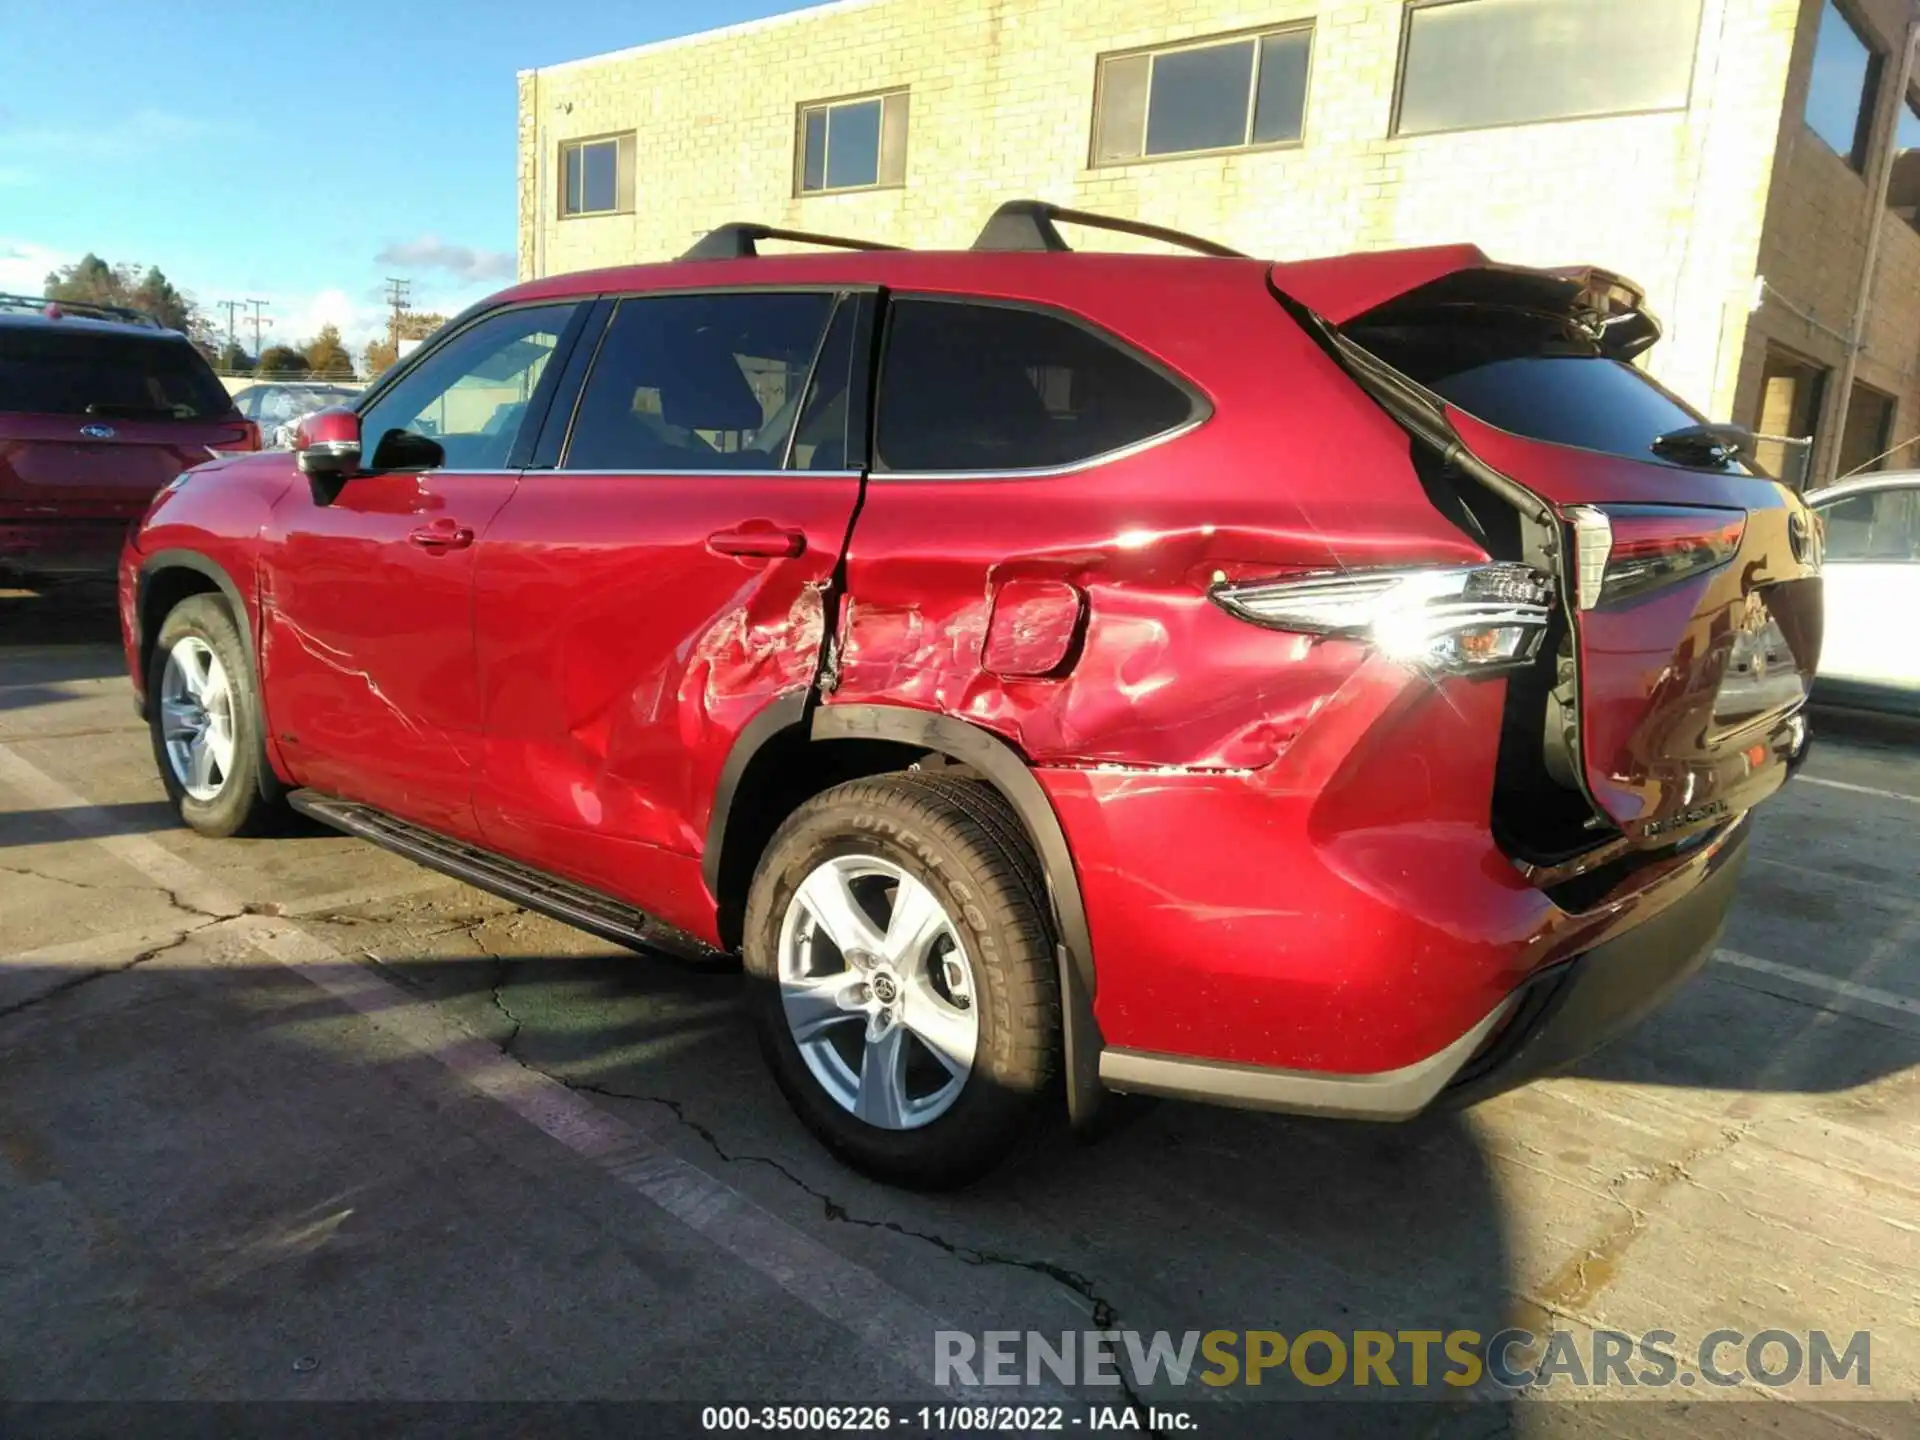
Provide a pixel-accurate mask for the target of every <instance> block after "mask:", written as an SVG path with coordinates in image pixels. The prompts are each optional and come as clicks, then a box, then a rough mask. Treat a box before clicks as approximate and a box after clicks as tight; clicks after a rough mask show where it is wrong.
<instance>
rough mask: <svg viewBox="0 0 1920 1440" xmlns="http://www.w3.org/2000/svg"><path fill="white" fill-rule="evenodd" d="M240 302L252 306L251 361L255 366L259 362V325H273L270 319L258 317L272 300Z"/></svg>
mask: <svg viewBox="0 0 1920 1440" xmlns="http://www.w3.org/2000/svg"><path fill="white" fill-rule="evenodd" d="M240 303H241V304H242V305H251V306H253V363H254V365H255V367H256V368H257V367H258V366H259V364H260V327H261V326H263V325H264V326H267V327H269V328H271V327H272V325H273V322H272V321H271V320H262V319H261V318H260V312H261V311H262V310H264V309H266V308H267V306H268V305H270V304H272V303H273V302H272V301H269V300H242V301H241V302H240Z"/></svg>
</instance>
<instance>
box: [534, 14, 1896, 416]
mask: <svg viewBox="0 0 1920 1440" xmlns="http://www.w3.org/2000/svg"><path fill="white" fill-rule="evenodd" d="M1896 3H1901V0H1896ZM1799 9H1800V4H1799V0H1704V3H1703V6H1702V19H1701V25H1700V31H1699V37H1698V42H1697V46H1696V55H1695V66H1694V83H1693V89H1692V95H1691V99H1690V102H1689V105H1688V108H1686V109H1685V110H1682V111H1674V112H1668V113H1662V114H1654V115H1641V116H1633V117H1616V118H1606V119H1595V120H1577V121H1564V122H1560V123H1555V124H1546V125H1528V126H1513V127H1506V128H1500V129H1489V130H1481V131H1474V132H1467V133H1460V134H1450V135H1432V136H1422V137H1413V138H1393V137H1391V136H1390V134H1389V130H1390V128H1391V116H1392V108H1393V102H1394V86H1395V70H1396V66H1397V62H1398V54H1399V46H1400V36H1401V28H1402V23H1403V17H1404V6H1403V5H1402V4H1401V3H1400V0H1208V3H1201V0H1103V3H1102V4H1100V5H1097V6H1096V5H1089V4H1086V3H1084V0H852V3H842V4H837V5H830V6H824V7H820V8H818V9H814V10H811V11H805V12H800V13H799V14H795V15H790V16H786V17H781V18H778V19H776V20H774V21H770V22H759V23H757V24H754V25H750V26H743V27H736V28H734V29H733V30H729V31H719V32H712V33H710V34H708V35H705V36H696V37H690V38H688V39H686V40H682V41H671V42H666V43H664V44H660V45H655V46H649V47H645V48H643V49H640V50H636V51H631V52H625V53H620V54H615V55H611V56H605V57H600V58H597V59H594V60H590V61H584V62H578V63H575V64H571V65H566V66H559V67H552V68H549V69H545V70H541V71H538V72H532V73H529V74H526V75H523V76H522V77H521V80H520V113H521V120H520V139H521V152H520V216H521V227H520V255H519V260H520V269H521V272H522V274H524V275H533V274H549V273H554V272H559V271H566V270H576V269H582V268H588V267H592V266H598V265H608V264H621V263H632V262H636V261H649V260H658V259H665V258H668V257H670V256H672V255H674V254H677V253H678V252H680V251H681V250H683V249H685V248H686V246H687V245H688V244H689V243H690V242H691V241H692V240H693V239H694V238H695V237H696V236H697V235H698V234H700V233H702V232H703V231H705V230H706V229H708V228H710V227H712V226H714V225H716V224H719V223H721V222H723V221H727V220H734V219H755V220H762V221H766V222H769V223H774V224H784V225H788V226H793V227H797V228H802V229H811V230H819V231H827V232H837V233H844V234H851V235H864V236H870V237H872V238H875V239H884V240H891V241H895V242H898V243H904V244H911V245H916V246H938V245H949V246H959V245H965V244H967V243H969V242H970V241H971V240H972V238H973V236H974V234H975V233H976V232H977V230H978V228H979V226H980V225H981V223H982V222H983V221H984V219H985V218H986V216H987V214H988V213H989V212H990V211H991V209H992V208H993V206H994V205H995V204H997V203H999V202H1000V201H1001V200H1004V199H1007V198H1010V197H1014V196H1037V197H1040V198H1043V199H1049V200H1054V201H1057V202H1060V203H1063V204H1068V205H1073V206H1078V207H1082V208H1086V209H1092V210H1101V211H1107V212H1111V213H1114V214H1120V215H1129V216H1137V217H1139V218H1143V219H1151V220H1156V221H1159V222H1161V223H1164V224H1171V225H1175V226H1178V227H1181V228H1185V229H1189V230H1193V231H1196V232H1199V233H1202V234H1208V235H1212V236H1215V237H1217V238H1219V239H1222V240H1225V241H1227V242H1229V243H1231V244H1233V245H1236V246H1238V247H1240V248H1242V249H1246V250H1250V251H1253V252H1255V253H1262V254H1269V255H1273V256H1275V257H1276V258H1298V257H1305V256H1311V255H1322V254H1330V253H1338V252H1342V251H1349V250H1354V249H1360V248H1379V247H1386V246H1400V245H1424V244H1433V243H1440V242H1447V241H1457V240H1470V241H1473V242H1475V243H1477V244H1479V245H1480V246H1481V247H1482V248H1483V249H1485V250H1486V251H1488V252H1489V253H1490V254H1492V255H1493V256H1495V257H1496V258H1498V259H1503V260H1510V261H1515V262H1520V263H1529V264H1545V265H1563V264H1572V263H1593V264H1599V265H1603V266H1606V267H1609V268H1612V269H1615V270H1618V271H1621V272H1622V273H1625V274H1627V275H1629V276H1631V277H1633V278H1634V279H1636V280H1637V281H1639V282H1640V283H1641V284H1643V285H1645V286H1646V287H1647V290H1648V293H1649V296H1650V300H1651V304H1652V305H1653V307H1654V308H1655V310H1656V311H1657V312H1658V313H1659V314H1660V316H1661V317H1662V319H1663V321H1664V322H1665V324H1666V329H1667V334H1668V337H1669V338H1668V340H1667V341H1666V342H1664V343H1663V344H1662V345H1661V346H1660V347H1659V348H1658V349H1657V350H1656V351H1655V355H1654V359H1653V361H1652V365H1651V368H1652V369H1653V370H1654V372H1655V373H1656V374H1658V375H1660V376H1661V377H1662V378H1663V379H1665V380H1666V381H1667V382H1668V383H1669V384H1671V385H1673V386H1674V387H1675V388H1677V389H1678V390H1680V391H1681V392H1682V393H1684V394H1686V395H1687V396H1689V397H1690V398H1691V399H1693V400H1694V401H1695V402H1696V403H1698V404H1700V405H1702V406H1703V407H1704V408H1706V409H1708V410H1709V411H1711V412H1714V413H1725V412H1727V411H1728V409H1729V407H1730V406H1731V405H1732V404H1733V402H1734V399H1735V387H1736V383H1737V382H1738V380H1739V379H1740V376H1741V373H1742V372H1741V351H1742V347H1743V344H1744V341H1745V339H1746V336H1747V331H1748V325H1747V320H1748V316H1747V309H1748V300H1749V296H1750V293H1751V287H1752V278H1753V275H1754V272H1755V260H1756V257H1757V255H1758V252H1759V246H1760V236H1761V225H1762V221H1763V218H1764V216H1765V215H1766V213H1767V201H1768V193H1767V192H1768V185H1769V182H1770V179H1771V177H1772V174H1773V166H1772V160H1773V149H1774V145H1775V141H1776V135H1777V132H1778V130H1779V117H1780V115H1781V105H1782V96H1783V92H1784V91H1785V88H1786V84H1787V76H1788V66H1789V59H1790V58H1791V57H1792V55H1793V54H1794V28H1795V23H1796V20H1797V19H1798V12H1799ZM1299 19H1311V20H1313V21H1314V24H1315V38H1314V56H1313V71H1312V80H1311V84H1310V87H1309V93H1308V98H1307V111H1306V125H1305V129H1306V134H1305V140H1304V143H1303V144H1302V145H1301V146H1300V147H1298V148H1294V149H1283V150H1267V151H1258V152H1248V153H1241V154H1235V155H1225V156H1221V155H1214V156H1207V157H1194V158H1188V159H1154V160H1148V161H1141V162H1136V163H1133V164H1129V165H1123V166H1109V167H1101V168H1093V167H1090V165H1089V163H1088V155H1089V149H1090V139H1091V130H1092V111H1093V89H1094V74H1095V62H1096V58H1097V57H1098V56H1099V55H1100V54H1102V53H1104V52H1106V51H1110V50H1117V49H1124V48H1128V47H1132V46H1139V45H1148V44H1157V43H1162V42H1166V41H1174V40H1185V39H1190V38H1200V37H1204V36H1208V35H1214V34H1220V33H1225V32H1229V31H1233V30H1237V29H1243V28H1248V27H1253V26H1259V25H1267V24H1272V23H1276V22H1285V21H1291V20H1299ZM896 85H906V86H909V87H910V89H911V95H912V100H911V106H912V114H911V126H910V134H909V139H908V154H907V179H906V184H905V186H904V187H902V188H900V189H895V190H883V191H872V192H863V193H855V194H845V195H822V196H809V197H806V198H796V197H795V196H794V194H793V155H794V138H795V123H796V106H797V105H798V104H800V103H801V102H804V101H810V100H817V99H824V98H829V97H835V96H841V95H847V94H852V93H857V92H859V91H862V90H868V89H877V88H881V87H887V86H896ZM629 127H631V128H633V129H635V130H636V131H637V132H638V136H639V143H638V175H637V186H636V190H637V202H636V205H635V209H634V213H633V214H631V215H621V216H609V217H603V218H579V219H559V218H557V217H556V208H557V206H556V191H557V183H556V178H555V168H556V164H557V157H558V147H559V145H560V143H561V142H562V141H564V140H566V139H568V138H570V137H578V136H587V135H595V134H601V133H604V132H607V131H610V130H619V129H625V128H629ZM1100 243H1101V244H1102V245H1103V246H1107V247H1113V246H1117V245H1118V244H1120V243H1123V242H1122V241H1121V240H1120V239H1119V237H1111V238H1109V237H1103V238H1102V240H1101V242H1100Z"/></svg>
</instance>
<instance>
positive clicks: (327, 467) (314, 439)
mask: <svg viewBox="0 0 1920 1440" xmlns="http://www.w3.org/2000/svg"><path fill="white" fill-rule="evenodd" d="M293 461H294V464H296V465H298V466H299V467H300V473H301V474H302V475H304V476H306V477H307V483H308V484H309V485H311V486H312V487H313V499H314V503H315V504H316V505H331V504H332V503H333V501H334V498H335V497H336V496H337V495H339V493H340V487H341V486H342V485H344V484H346V482H347V477H348V476H350V475H352V474H354V472H356V471H357V470H359V468H360V417H359V416H358V415H356V414H354V413H353V411H351V410H346V409H332V410H315V411H314V412H313V413H312V414H310V415H302V416H301V417H300V419H299V421H298V422H297V423H296V424H295V425H294V427H293Z"/></svg>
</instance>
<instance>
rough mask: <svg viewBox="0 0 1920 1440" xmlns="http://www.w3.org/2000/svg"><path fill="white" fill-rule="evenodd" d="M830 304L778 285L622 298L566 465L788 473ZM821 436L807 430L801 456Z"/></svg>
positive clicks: (804, 458)
mask: <svg viewBox="0 0 1920 1440" xmlns="http://www.w3.org/2000/svg"><path fill="white" fill-rule="evenodd" d="M833 302H834V297H833V296H832V295H828V294H779V293H766V294H745V293H743V294H733V295H662V296H653V297H649V298H645V299H637V300H623V301H621V302H620V308H619V309H618V310H616V311H615V312H614V315H613V320H612V321H611V322H610V323H609V324H608V326H607V333H606V338H605V339H604V340H603V341H602V342H601V345H600V353H599V355H598V356H597V357H596V358H595V360H594V362H593V372H592V374H590V375H589V376H588V377H587V386H586V390H585V391H584V392H583V393H582V394H581V397H580V408H579V410H578V411H577V412H576V413H575V416H574V422H573V436H572V438H571V439H570V440H569V441H568V444H567V456H566V462H565V468H566V469H569V470H633V471H641V472H644V471H648V470H654V471H660V470H778V469H780V468H781V467H782V465H783V464H784V462H785V459H786V453H787V440H788V437H789V436H791V435H792V434H793V431H794V418H795V416H796V415H797V414H798V413H799V410H800V406H801V404H802V401H803V399H804V396H803V395H802V394H801V392H802V391H803V390H804V389H805V388H806V384H807V374H808V372H809V371H810V370H811V369H812V366H813V358H814V355H815V353H816V352H817V351H818V350H819V349H820V341H821V336H822V333H823V332H824V331H825V330H826V328H827V316H828V314H829V313H830V312H831V311H832V310H833ZM843 386H844V382H843ZM820 443H821V436H819V435H812V434H810V437H809V445H808V447H807V449H806V452H805V453H804V454H803V455H801V456H799V457H798V458H799V461H800V463H802V464H806V463H807V462H808V461H810V460H811V459H812V458H813V456H814V455H815V453H816V451H817V450H818V448H819V447H820Z"/></svg>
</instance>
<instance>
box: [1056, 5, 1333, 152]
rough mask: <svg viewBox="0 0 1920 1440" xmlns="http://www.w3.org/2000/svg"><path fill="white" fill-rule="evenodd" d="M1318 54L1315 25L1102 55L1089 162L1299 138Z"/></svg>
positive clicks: (1293, 141) (1242, 147)
mask: <svg viewBox="0 0 1920 1440" xmlns="http://www.w3.org/2000/svg"><path fill="white" fill-rule="evenodd" d="M1312 58H1313V28H1312V27H1311V26H1295V27H1293V28H1292V29H1288V30H1276V31H1273V32H1271V33H1269V34H1265V35H1244V36H1239V37H1237V38H1234V39H1229V40H1211V41H1203V42H1201V43H1199V44H1194V45H1182V46H1178V47H1173V48H1168V49H1161V50H1149V51H1144V52H1140V51H1136V52H1134V53H1133V54H1129V55H1108V56H1103V57H1102V58H1101V61H1100V69H1099V77H1098V94H1097V98H1096V99H1095V101H1094V118H1093V136H1094V139H1093V163H1094V164H1096V165H1112V164H1116V163H1119V162H1121V161H1126V160H1139V159H1143V158H1148V157H1153V156H1161V155H1192V154H1196V153H1199V152H1201V151H1209V150H1245V149H1249V148H1251V147H1253V146H1256V145H1292V144H1297V143H1298V142H1299V139H1300V131H1301V125H1302V121H1303V120H1304V118H1305V115H1306V108H1307V69H1308V65H1309V63H1310V62H1311V60H1312Z"/></svg>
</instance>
